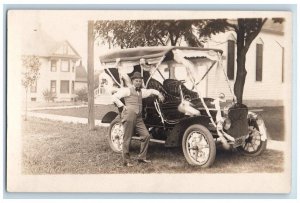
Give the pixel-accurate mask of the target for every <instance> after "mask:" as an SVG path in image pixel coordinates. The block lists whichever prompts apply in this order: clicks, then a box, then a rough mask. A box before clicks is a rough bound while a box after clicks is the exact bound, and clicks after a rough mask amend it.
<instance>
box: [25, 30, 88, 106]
mask: <svg viewBox="0 0 300 203" xmlns="http://www.w3.org/2000/svg"><path fill="white" fill-rule="evenodd" d="M22 55H23V56H25V55H35V56H38V57H39V60H40V62H41V66H40V71H39V78H38V80H37V81H36V83H35V85H34V86H32V87H31V88H30V91H29V95H28V100H29V101H44V96H43V93H44V92H45V91H47V90H48V91H51V93H53V95H55V101H71V100H73V98H74V97H75V94H74V93H75V90H76V89H77V88H82V87H83V86H84V83H85V84H86V82H87V81H86V80H84V76H86V74H85V75H84V71H85V69H84V67H82V65H81V64H80V65H79V66H78V67H77V65H76V64H77V63H78V62H79V60H80V59H81V57H80V55H79V54H78V53H77V51H76V50H75V49H74V48H73V47H72V45H71V44H70V43H69V42H68V41H62V42H56V41H54V40H52V39H51V37H49V36H48V35H47V34H46V33H44V32H43V31H42V30H41V29H36V30H34V31H33V32H32V35H31V36H30V37H28V40H26V41H24V42H23V46H22ZM82 69H84V71H83V70H82ZM24 98H25V97H24Z"/></svg>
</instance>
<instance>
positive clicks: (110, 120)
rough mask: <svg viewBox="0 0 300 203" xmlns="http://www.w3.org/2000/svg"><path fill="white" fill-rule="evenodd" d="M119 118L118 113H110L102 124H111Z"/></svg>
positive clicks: (104, 117)
mask: <svg viewBox="0 0 300 203" xmlns="http://www.w3.org/2000/svg"><path fill="white" fill-rule="evenodd" d="M117 116H118V113H117V112H115V111H110V112H108V113H106V114H105V115H104V116H103V118H102V123H111V122H112V121H113V120H114V119H115V118H116V117H117Z"/></svg>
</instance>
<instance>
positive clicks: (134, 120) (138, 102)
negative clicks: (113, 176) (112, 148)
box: [113, 72, 164, 166]
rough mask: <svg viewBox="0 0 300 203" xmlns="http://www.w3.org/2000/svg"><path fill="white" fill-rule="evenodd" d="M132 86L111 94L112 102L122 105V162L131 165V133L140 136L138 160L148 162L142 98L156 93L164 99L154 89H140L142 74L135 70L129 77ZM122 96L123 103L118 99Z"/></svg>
mask: <svg viewBox="0 0 300 203" xmlns="http://www.w3.org/2000/svg"><path fill="white" fill-rule="evenodd" d="M131 80H132V84H133V86H132V87H129V88H122V89H120V90H119V91H117V92H116V93H115V94H114V95H113V102H114V103H115V104H116V105H117V106H118V107H119V108H121V107H123V111H122V114H121V118H122V124H123V127H124V136H123V148H122V149H123V152H122V153H123V154H122V155H123V164H124V166H133V165H132V164H131V163H130V155H129V146H130V141H131V137H132V135H133V133H135V132H136V133H138V134H139V136H140V138H141V150H140V154H139V155H138V162H140V163H150V162H151V161H150V160H147V159H146V154H147V149H148V145H149V141H150V134H149V132H148V130H147V128H146V126H145V124H144V121H143V119H142V98H146V97H149V96H151V95H156V96H158V97H159V100H161V101H164V96H163V95H162V94H161V93H160V92H159V91H157V90H154V89H142V88H141V87H142V84H143V80H142V76H141V74H140V73H139V72H135V73H134V74H133V76H132V77H131ZM121 98H124V100H125V104H123V103H122V102H121V101H120V99H121Z"/></svg>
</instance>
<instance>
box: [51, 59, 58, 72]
mask: <svg viewBox="0 0 300 203" xmlns="http://www.w3.org/2000/svg"><path fill="white" fill-rule="evenodd" d="M56 67H57V61H56V60H51V72H56Z"/></svg>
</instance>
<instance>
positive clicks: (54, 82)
mask: <svg viewBox="0 0 300 203" xmlns="http://www.w3.org/2000/svg"><path fill="white" fill-rule="evenodd" d="M50 91H51V93H56V80H51V82H50Z"/></svg>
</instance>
